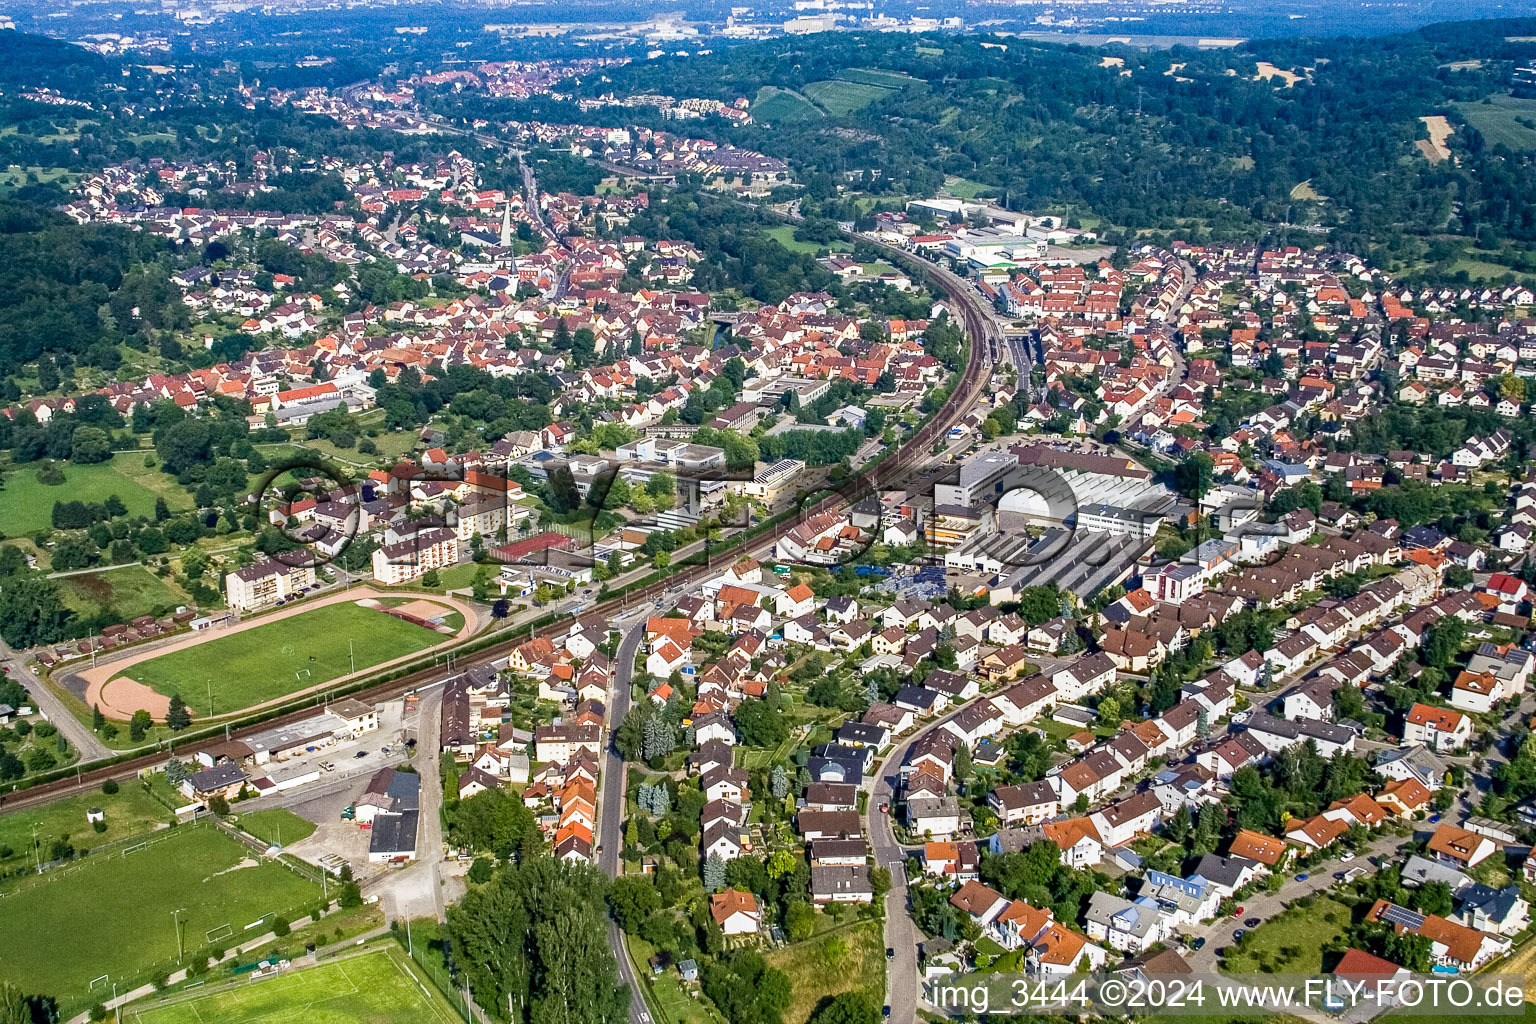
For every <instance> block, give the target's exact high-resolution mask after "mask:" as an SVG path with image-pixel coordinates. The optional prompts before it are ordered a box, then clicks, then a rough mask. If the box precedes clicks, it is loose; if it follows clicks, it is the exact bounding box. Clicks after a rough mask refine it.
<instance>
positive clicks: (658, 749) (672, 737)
mask: <svg viewBox="0 0 1536 1024" xmlns="http://www.w3.org/2000/svg"><path fill="white" fill-rule="evenodd" d="M675 749H677V731H676V730H674V729H673V728H672V723H671V722H669V721H668V720H667V716H666V715H652V716H651V717H650V718H648V719H646V720H645V735H644V741H643V744H642V753H644V755H645V759H646V760H647V761H652V760H655V759H656V758H658V757H666V756H667V755H668V754H670V753H672V751H673V750H675Z"/></svg>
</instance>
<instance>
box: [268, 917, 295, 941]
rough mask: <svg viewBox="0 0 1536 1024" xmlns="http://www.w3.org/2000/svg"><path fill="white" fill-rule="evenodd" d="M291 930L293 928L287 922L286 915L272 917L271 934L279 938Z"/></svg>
mask: <svg viewBox="0 0 1536 1024" xmlns="http://www.w3.org/2000/svg"><path fill="white" fill-rule="evenodd" d="M291 931H293V928H292V926H291V925H289V924H288V919H287V918H286V917H274V918H273V919H272V934H273V935H276V936H277V937H278V938H280V939H281V938H282V937H283V936H285V935H287V934H288V933H289V932H291Z"/></svg>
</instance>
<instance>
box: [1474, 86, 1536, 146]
mask: <svg viewBox="0 0 1536 1024" xmlns="http://www.w3.org/2000/svg"><path fill="white" fill-rule="evenodd" d="M1489 99H1490V100H1492V102H1491V103H1458V104H1456V110H1457V112H1458V113H1460V114H1461V116H1462V117H1464V118H1466V120H1467V123H1468V124H1470V125H1471V126H1472V127H1473V128H1476V129H1477V130H1478V131H1479V132H1481V133H1482V136H1483V138H1484V139H1486V140H1487V141H1488V145H1490V146H1508V147H1509V148H1510V149H1513V150H1515V151H1517V152H1519V151H1522V150H1529V149H1536V129H1532V128H1528V127H1526V126H1525V125H1523V124H1520V121H1521V120H1524V121H1530V122H1536V100H1526V99H1516V98H1515V97H1513V96H1511V95H1509V94H1508V93H1504V94H1501V95H1498V96H1490V97H1489Z"/></svg>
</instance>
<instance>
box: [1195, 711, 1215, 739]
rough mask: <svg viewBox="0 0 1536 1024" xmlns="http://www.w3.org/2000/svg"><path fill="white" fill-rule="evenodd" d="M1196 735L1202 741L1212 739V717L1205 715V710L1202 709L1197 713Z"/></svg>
mask: <svg viewBox="0 0 1536 1024" xmlns="http://www.w3.org/2000/svg"><path fill="white" fill-rule="evenodd" d="M1195 735H1196V736H1197V737H1199V738H1200V739H1202V740H1204V739H1209V738H1210V735H1211V720H1210V716H1208V715H1207V714H1206V713H1205V708H1201V709H1200V710H1199V711H1198V712H1196V713H1195Z"/></svg>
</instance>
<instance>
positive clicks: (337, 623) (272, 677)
mask: <svg viewBox="0 0 1536 1024" xmlns="http://www.w3.org/2000/svg"><path fill="white" fill-rule="evenodd" d="M447 639H448V637H447V636H445V635H444V634H442V633H438V632H435V631H433V630H430V629H427V628H425V627H423V626H418V625H416V624H415V623H413V622H407V621H405V620H404V619H399V618H396V617H395V616H393V615H387V614H385V613H384V612H382V611H379V610H378V609H376V608H362V607H359V606H358V605H356V604H354V603H352V602H350V601H344V602H341V603H339V604H329V605H324V606H322V607H320V608H315V609H313V610H312V611H306V612H304V613H303V614H301V615H293V616H290V617H289V618H286V619H278V620H277V621H275V622H269V623H267V624H266V625H264V626H257V627H256V628H255V629H247V630H243V631H241V632H239V633H229V634H225V635H223V636H215V637H213V638H211V639H209V640H208V641H207V642H206V643H200V644H196V645H194V646H192V647H184V648H182V649H181V650H179V651H172V652H171V653H169V654H164V655H161V656H160V657H158V658H151V659H149V660H148V661H141V662H139V663H138V664H136V665H130V666H129V667H127V668H125V669H124V670H123V673H122V674H123V675H124V676H127V677H128V678H129V679H133V680H135V681H137V682H140V683H143V684H145V685H146V686H148V687H150V688H151V689H153V690H154V691H155V692H157V693H162V694H165V695H166V696H167V697H169V696H170V695H171V694H173V693H180V694H181V699H182V700H184V701H186V702H187V707H189V708H191V709H192V713H193V714H194V715H195V716H197V717H199V718H208V717H212V715H227V714H231V713H233V712H236V711H241V710H244V709H245V708H248V707H252V706H254V705H257V704H262V703H265V702H266V701H269V700H275V699H277V698H279V697H285V696H287V695H288V694H290V693H295V692H297V691H299V690H305V689H308V688H309V687H311V686H318V685H319V684H321V683H324V682H326V681H327V680H330V679H335V678H337V677H338V676H344V675H346V674H348V673H349V672H351V671H352V669H353V664H354V660H355V664H356V667H357V668H358V669H359V670H361V669H365V668H372V667H373V666H374V665H379V664H382V663H384V662H386V661H391V660H393V659H395V658H398V657H401V656H402V655H406V654H412V653H415V652H416V651H424V650H426V649H427V648H429V647H432V646H435V645H436V644H440V643H442V642H444V641H445V640H447ZM349 642H350V650H349V647H348V645H349ZM210 688H211V690H212V694H213V705H212V709H211V712H210V707H209V703H208V699H209V691H210Z"/></svg>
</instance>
